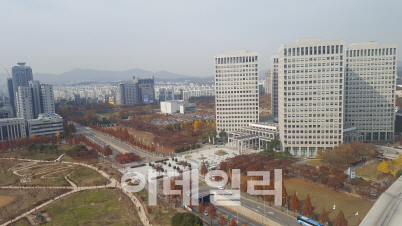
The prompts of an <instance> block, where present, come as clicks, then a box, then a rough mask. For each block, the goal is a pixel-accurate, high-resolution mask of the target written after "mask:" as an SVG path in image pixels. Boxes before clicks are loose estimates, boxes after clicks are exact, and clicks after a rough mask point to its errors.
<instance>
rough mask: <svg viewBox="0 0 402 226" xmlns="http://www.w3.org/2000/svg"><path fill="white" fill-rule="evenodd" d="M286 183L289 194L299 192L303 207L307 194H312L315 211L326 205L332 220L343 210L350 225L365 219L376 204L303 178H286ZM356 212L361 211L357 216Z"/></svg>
mask: <svg viewBox="0 0 402 226" xmlns="http://www.w3.org/2000/svg"><path fill="white" fill-rule="evenodd" d="M284 184H285V187H286V191H287V193H288V194H289V195H291V196H293V192H294V191H296V192H297V196H298V197H299V200H300V207H301V208H303V205H304V201H305V199H306V197H307V194H310V200H311V202H312V204H313V207H314V212H315V213H317V214H319V213H321V212H322V207H325V210H326V211H327V213H328V216H329V218H330V219H331V221H333V220H334V219H335V218H336V216H337V215H338V213H339V211H340V210H342V211H343V213H344V214H345V217H346V219H347V220H348V222H349V225H356V224H357V222H358V221H359V219H361V220H363V218H364V217H365V216H366V214H367V213H368V211H369V210H370V209H371V207H372V206H373V205H374V201H369V200H362V199H361V198H359V197H355V196H352V195H350V196H349V195H348V194H346V193H340V192H335V191H333V190H332V189H329V188H325V187H324V186H321V185H316V184H313V183H310V182H306V181H304V180H303V179H298V178H292V179H286V180H284ZM334 205H335V207H336V209H335V210H334V209H333V206H334ZM356 212H359V215H358V216H355V214H356Z"/></svg>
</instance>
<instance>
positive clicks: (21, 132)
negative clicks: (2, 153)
mask: <svg viewBox="0 0 402 226" xmlns="http://www.w3.org/2000/svg"><path fill="white" fill-rule="evenodd" d="M0 128H1V129H0V141H4V140H13V139H19V138H21V137H26V130H25V120H24V119H23V118H6V119H0Z"/></svg>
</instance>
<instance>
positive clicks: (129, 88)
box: [116, 82, 138, 104]
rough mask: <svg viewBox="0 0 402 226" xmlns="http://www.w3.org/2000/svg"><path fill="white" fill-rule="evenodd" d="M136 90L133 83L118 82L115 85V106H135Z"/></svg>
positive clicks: (136, 101) (136, 99) (136, 100)
mask: <svg viewBox="0 0 402 226" xmlns="http://www.w3.org/2000/svg"><path fill="white" fill-rule="evenodd" d="M137 103H138V89H137V85H136V84H134V83H127V82H120V84H118V85H117V91H116V104H137Z"/></svg>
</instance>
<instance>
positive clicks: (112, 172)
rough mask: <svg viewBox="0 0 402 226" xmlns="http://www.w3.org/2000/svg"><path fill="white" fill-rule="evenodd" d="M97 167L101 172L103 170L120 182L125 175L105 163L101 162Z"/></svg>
mask: <svg viewBox="0 0 402 226" xmlns="http://www.w3.org/2000/svg"><path fill="white" fill-rule="evenodd" d="M96 167H98V168H100V170H103V171H104V172H106V173H107V174H109V175H110V176H112V177H113V178H114V179H115V180H117V181H119V182H120V180H121V177H122V176H123V174H122V173H121V172H120V171H117V170H116V169H114V168H112V167H110V166H109V165H107V164H105V163H103V162H99V163H98V164H96Z"/></svg>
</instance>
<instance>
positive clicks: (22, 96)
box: [15, 86, 35, 119]
mask: <svg viewBox="0 0 402 226" xmlns="http://www.w3.org/2000/svg"><path fill="white" fill-rule="evenodd" d="M15 101H16V106H17V117H19V118H23V119H34V118H35V115H34V105H33V97H32V90H31V87H29V86H19V87H18V91H17V92H16V93H15Z"/></svg>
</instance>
